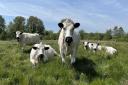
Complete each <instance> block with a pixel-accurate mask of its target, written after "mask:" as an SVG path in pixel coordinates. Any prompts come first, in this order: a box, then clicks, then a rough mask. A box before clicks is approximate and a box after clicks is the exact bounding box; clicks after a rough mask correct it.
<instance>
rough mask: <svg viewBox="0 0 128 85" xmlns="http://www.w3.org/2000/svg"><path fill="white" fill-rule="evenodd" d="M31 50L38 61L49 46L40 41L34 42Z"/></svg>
mask: <svg viewBox="0 0 128 85" xmlns="http://www.w3.org/2000/svg"><path fill="white" fill-rule="evenodd" d="M32 49H33V52H34V54H35V56H36V58H37V59H38V60H39V61H42V60H43V58H44V56H46V55H45V51H46V50H48V49H49V47H46V46H44V45H43V44H42V43H40V44H35V45H34V46H33V47H32Z"/></svg>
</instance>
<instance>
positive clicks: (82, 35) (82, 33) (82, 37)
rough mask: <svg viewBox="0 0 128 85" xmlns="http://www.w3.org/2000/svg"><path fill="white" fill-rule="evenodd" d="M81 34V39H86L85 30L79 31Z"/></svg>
mask: <svg viewBox="0 0 128 85" xmlns="http://www.w3.org/2000/svg"><path fill="white" fill-rule="evenodd" d="M79 33H80V38H81V39H82V40H83V39H84V33H85V32H84V30H80V31H79Z"/></svg>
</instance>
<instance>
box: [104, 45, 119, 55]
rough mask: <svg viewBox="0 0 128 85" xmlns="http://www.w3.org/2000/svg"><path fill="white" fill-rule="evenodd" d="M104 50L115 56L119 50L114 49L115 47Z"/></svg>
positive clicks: (107, 47) (105, 47) (106, 47)
mask: <svg viewBox="0 0 128 85" xmlns="http://www.w3.org/2000/svg"><path fill="white" fill-rule="evenodd" d="M102 48H104V49H105V51H106V53H108V54H110V55H113V54H115V53H117V50H116V49H115V48H113V47H110V46H103V47H102Z"/></svg>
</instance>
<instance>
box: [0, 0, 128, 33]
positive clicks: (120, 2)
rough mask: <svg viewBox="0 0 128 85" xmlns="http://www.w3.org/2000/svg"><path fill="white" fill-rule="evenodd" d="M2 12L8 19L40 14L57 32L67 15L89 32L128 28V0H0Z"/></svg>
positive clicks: (126, 29) (127, 29)
mask: <svg viewBox="0 0 128 85" xmlns="http://www.w3.org/2000/svg"><path fill="white" fill-rule="evenodd" d="M0 15H3V17H4V18H5V20H6V23H9V22H10V21H12V20H13V19H14V17H15V16H24V17H26V18H28V17H29V16H37V17H39V18H41V19H42V20H43V22H44V25H45V28H46V29H48V30H53V31H54V32H57V31H58V30H59V28H58V26H57V23H58V22H59V21H60V20H61V19H63V18H71V19H73V20H74V21H75V22H80V23H81V26H80V27H79V29H84V30H85V31H86V32H105V31H106V29H108V28H112V27H114V26H115V25H116V26H122V27H123V28H124V30H125V31H127V32H128V0H0Z"/></svg>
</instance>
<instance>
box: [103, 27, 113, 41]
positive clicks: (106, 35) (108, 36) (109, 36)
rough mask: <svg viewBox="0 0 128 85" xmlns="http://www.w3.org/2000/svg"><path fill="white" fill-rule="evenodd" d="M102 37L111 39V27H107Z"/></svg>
mask: <svg viewBox="0 0 128 85" xmlns="http://www.w3.org/2000/svg"><path fill="white" fill-rule="evenodd" d="M104 39H105V40H110V39H112V30H111V29H109V30H107V31H106V33H105V34H104Z"/></svg>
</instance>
